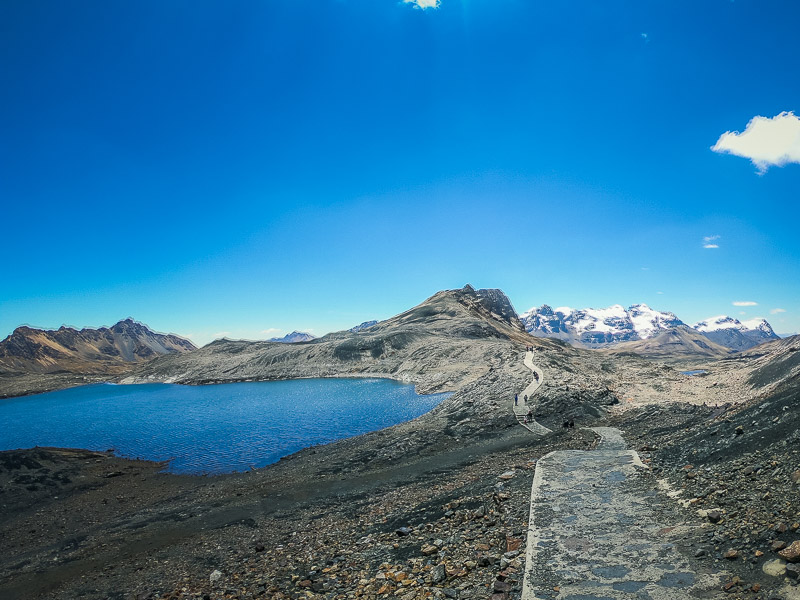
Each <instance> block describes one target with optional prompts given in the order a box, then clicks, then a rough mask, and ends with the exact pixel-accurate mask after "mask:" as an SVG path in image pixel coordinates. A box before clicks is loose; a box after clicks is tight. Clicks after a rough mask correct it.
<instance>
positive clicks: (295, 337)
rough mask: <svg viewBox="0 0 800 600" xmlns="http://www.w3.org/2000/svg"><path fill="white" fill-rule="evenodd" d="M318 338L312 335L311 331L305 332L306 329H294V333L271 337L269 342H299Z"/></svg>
mask: <svg viewBox="0 0 800 600" xmlns="http://www.w3.org/2000/svg"><path fill="white" fill-rule="evenodd" d="M315 339H317V337H316V336H314V335H311V334H310V333H305V332H304V331H293V332H292V333H287V334H286V335H285V336H283V337H274V338H269V340H267V341H269V342H278V343H281V344H297V343H298V342H310V341H311V340H315Z"/></svg>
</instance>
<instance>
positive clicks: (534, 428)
mask: <svg viewBox="0 0 800 600" xmlns="http://www.w3.org/2000/svg"><path fill="white" fill-rule="evenodd" d="M525 366H526V367H528V368H529V369H530V370H531V372H532V373H534V374H535V375H538V377H534V378H533V379H531V382H530V383H529V384H528V387H526V388H525V389H524V390H522V391H521V392H520V393H519V396H518V400H517V402H516V403H514V401H513V400H512V401H511V405H512V408H513V409H514V415H515V416H516V417H517V421H518V422H519V424H520V425H522V426H523V427H524V428H525V429H527V430H528V431H530V432H531V433H535V434H537V435H546V434H548V433H552V431H551V430H550V429H548V428H547V427H545V426H544V425H541V424H540V423H537V422H536V421H533V420H531V421H530V422H529V423H526V422H525V415H527V414H528V411H532V412H534V413H535V412H536V402H535V401H534V400H533V394H534V393H536V391H537V390H538V389H539V387H541V385H542V381H544V376H543V375H542V370H541V369H540V368H539V367H537V366H536V365H534V364H533V352H531V351H530V350H529V351H527V352H525ZM525 396H527V397H528V402H527V403H526V402H525Z"/></svg>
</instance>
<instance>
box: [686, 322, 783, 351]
mask: <svg viewBox="0 0 800 600" xmlns="http://www.w3.org/2000/svg"><path fill="white" fill-rule="evenodd" d="M694 329H696V330H697V331H699V332H700V333H702V334H703V335H705V336H706V337H707V338H708V339H710V340H711V341H713V342H716V343H717V344H721V345H723V346H726V347H728V348H733V349H734V350H747V349H748V348H752V347H753V346H757V345H758V344H762V343H764V342H767V341H769V340H776V339H778V336H777V335H776V334H775V332H774V331H773V330H772V327H771V326H770V324H769V323H767V321H766V320H765V319H749V320H746V321H739V319H734V318H733V317H729V316H727V315H720V316H718V317H710V318H708V319H705V320H704V321H700V322H699V323H696V324H695V325H694Z"/></svg>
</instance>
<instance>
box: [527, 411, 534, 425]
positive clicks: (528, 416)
mask: <svg viewBox="0 0 800 600" xmlns="http://www.w3.org/2000/svg"><path fill="white" fill-rule="evenodd" d="M526 418H527V419H528V423H530V422H531V421H533V411H532V410H529V411H528V414H527V415H526Z"/></svg>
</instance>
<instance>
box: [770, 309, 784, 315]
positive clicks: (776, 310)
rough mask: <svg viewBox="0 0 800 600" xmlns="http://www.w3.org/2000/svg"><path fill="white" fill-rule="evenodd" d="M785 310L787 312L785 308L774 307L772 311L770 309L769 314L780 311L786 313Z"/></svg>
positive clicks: (775, 313)
mask: <svg viewBox="0 0 800 600" xmlns="http://www.w3.org/2000/svg"><path fill="white" fill-rule="evenodd" d="M785 312H786V309H785V308H773V309H772V310H771V311H769V314H771V315H777V314H779V313H785Z"/></svg>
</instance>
